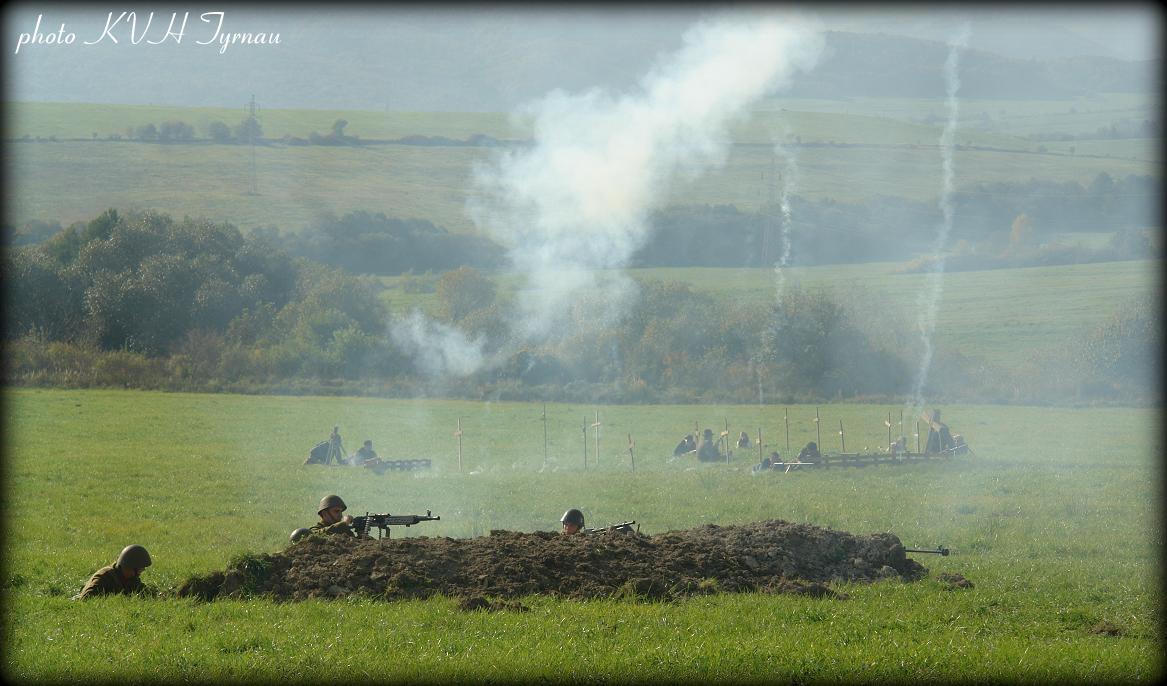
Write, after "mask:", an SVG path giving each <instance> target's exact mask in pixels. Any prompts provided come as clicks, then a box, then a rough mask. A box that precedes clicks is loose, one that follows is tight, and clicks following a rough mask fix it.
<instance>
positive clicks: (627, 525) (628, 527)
mask: <svg viewBox="0 0 1167 686" xmlns="http://www.w3.org/2000/svg"><path fill="white" fill-rule="evenodd" d="M634 525H635V526H636V529H635V533H640V525H638V524H636V521H635V520H633V521H631V522H620V523H619V524H613V525H612V526H601V527H597V528H595V529H584V530H583V532H584V533H585V534H606V533H610V532H613V531H619V532H621V533H633V532H634V531H633V529H632V527H633V526H634Z"/></svg>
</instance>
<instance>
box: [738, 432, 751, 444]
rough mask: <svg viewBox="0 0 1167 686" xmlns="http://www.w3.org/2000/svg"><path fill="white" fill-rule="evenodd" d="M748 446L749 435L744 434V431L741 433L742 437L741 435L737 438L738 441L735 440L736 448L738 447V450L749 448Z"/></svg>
mask: <svg viewBox="0 0 1167 686" xmlns="http://www.w3.org/2000/svg"><path fill="white" fill-rule="evenodd" d="M750 445H751V443H750V435H749V434H748V433H746V432H745V431H743V432H742V435H741V436H738V439H737V447H739V448H749V447H750Z"/></svg>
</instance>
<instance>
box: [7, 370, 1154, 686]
mask: <svg viewBox="0 0 1167 686" xmlns="http://www.w3.org/2000/svg"><path fill="white" fill-rule="evenodd" d="M597 409H598V410H599V412H600V419H601V421H602V423H603V426H602V433H601V436H600V445H599V453H598V460H597V457H596V453H595V452H594V434H590V433H589V434H588V450H589V454H588V469H587V470H586V471H585V470H584V465H583V460H584V457H583V452H584V447H583V446H584V442H583V435H584V434H583V430H582V426H583V424H584V423H590V422H591V421H594V420H595V412H596V411H597ZM818 409H819V412H820V416H821V417H822V421H823V427H824V431H823V435H822V437H821V443H822V445H823V446H824V448H826V449H828V450H831V451H835V450H838V446H837V436H832V435H829V433H828V431H826V427H833V426H836V425H837V423H838V421H839V420H842V421H843V422H844V424H845V426H846V428H847V437H846V440H847V447H848V449H849V450H854V449H855V448H857V447H861V446H869V447H872V448H874V447H875V446H878V445H883V443H884V442H885V441H886V437H887V433H886V432H887V429H886V427H885V426H884V425H883V420H884V419H885V418H886V416H887V414H888V413H889V412H890V413H892V415H893V421H896V422H898V416H899V411H900V410H901V409H902V408H900V407H885V406H877V405H823V406H820V407H819V408H818ZM4 410H5V412H4V421H5V425H4V436H5V438H4V448H5V451H4V462H3V466H4V488H5V490H4V500H5V505H6V515H7V516H6V518H5V523H4V526H5V530H4V534H5V535H4V539H3V540H4V562H5V566H4V571H3V581H4V602H5V610H6V629H5V631H4V639H3V640H4V651H3V655H4V657H3V661H4V662H3V664H4V669H5V673H6V676H8V677H9V678H10V679H16V680H18V681H27V682H44V681H64V680H70V681H85V680H94V679H96V680H102V681H109V680H119V681H122V680H125V681H129V680H149V681H173V680H179V679H182V680H195V681H220V680H226V681H233V682H252V681H256V680H263V681H275V680H280V681H295V682H300V681H320V680H323V679H326V678H327V679H329V680H340V681H353V680H356V681H361V682H364V681H372V680H407V681H419V680H420V681H449V680H457V681H464V680H471V679H473V680H495V681H517V680H530V681H535V680H550V681H565V680H566V681H580V680H591V681H646V680H659V681H686V682H734V683H738V682H742V681H754V682H761V681H767V682H768V681H786V680H798V681H812V680H813V681H827V682H837V681H840V680H843V681H876V682H896V683H900V682H903V681H907V680H916V679H938V680H942V681H949V680H962V681H963V680H974V681H1002V680H1005V681H1042V682H1048V681H1074V682H1078V681H1109V682H1124V683H1128V682H1153V681H1155V680H1156V679H1157V678H1158V677H1160V676H1162V672H1163V636H1162V634H1161V627H1162V614H1161V609H1160V608H1161V601H1162V598H1161V588H1160V583H1159V582H1160V580H1161V567H1160V563H1161V560H1162V545H1163V538H1162V533H1163V532H1162V518H1161V514H1162V513H1161V510H1160V508H1161V503H1162V494H1161V493H1160V486H1159V484H1160V483H1161V480H1160V478H1159V477H1160V476H1161V475H1160V474H1159V469H1160V467H1159V464H1158V461H1157V460H1156V458H1155V456H1156V455H1157V453H1158V450H1159V447H1160V446H1161V440H1162V436H1161V432H1160V430H1159V421H1158V420H1159V414H1158V412H1159V411H1158V410H1157V409H1122V408H1105V409H1052V408H1026V407H996V406H947V407H945V408H944V410H945V419H946V420H947V421H948V422H949V425H950V426H951V427H952V429H953V430H954V431H955V432H958V433H962V434H963V435H964V436H966V437H967V439H968V441H969V443H970V444H971V446H972V447H973V450H974V451H975V455H970V456H967V457H965V458H961V459H959V460H954V461H951V462H946V463H939V464H932V465H921V466H915V467H899V468H897V467H891V466H882V467H870V468H865V469H852V470H847V469H832V470H823V471H810V470H807V471H804V472H801V473H798V472H796V473H791V474H788V475H784V474H776V473H775V474H765V475H759V476H751V474H750V470H749V467H750V464H751V463H752V462H753V461H754V460H755V459H756V455H755V454H753V453H751V454H750V455H749V456H746V455H742V454H738V455H735V456H734V459H733V460H732V461H731V463H730V464H728V465H725V464H710V465H696V464H693V463H690V462H674V463H670V462H669V461H668V458H669V456H670V455H671V449H672V446H673V445H674V444H675V442H676V441H677V439H679V438H680V436H681V435H683V434H684V433H685V432H687V431H690V430H692V428H693V425H694V422H696V423H697V424H698V425H699V426H701V427H711V428H714V429H720V428H722V427H723V426H724V424H725V422H726V421H728V423H729V429H730V431H731V432H734V433H736V432H737V431H740V430H747V431H749V432H750V433H751V434H756V432H757V430H758V429H759V428H760V429H761V430H762V432H763V440H764V442H765V443H766V444H767V449H778V450H780V451H781V452H783V453H785V452H786V448H785V445H786V431H785V418H786V417H789V425H790V430H789V435H790V439H789V440H790V444H791V446H792V448H793V447H794V446H799V445H801V444H803V443H805V442H806V441H807V440H814V439H815V438H817V436H816V433H815V424H814V421H813V418H814V412H815V408H814V407H811V406H791V407H789V408H782V407H764V406H605V407H599V408H596V407H591V406H587V407H584V406H569V405H554V404H553V405H548V406H547V418H548V420H547V423H546V426H547V439H546V440H547V446H548V447H547V454H546V459H545V455H544V433H543V427H544V424H543V422H542V421H541V420H540V417H541V415H542V412H543V407H542V405H539V404H526V403H477V402H464V401H457V402H454V401H439V400H430V401H396V400H382V399H368V398H365V399H353V398H318V397H265V396H231V395H199V394H162V393H150V392H133V391H60V390H43V389H29V390H13V389H9V390H6V391H5V392H4ZM459 422H460V423H461V427H462V430H463V444H462V465H461V467H462V468H461V470H460V469H459V463H458V448H457V442H456V439H455V437H454V435H453V432H454V430H455V428H456V427H457V426H458V424H459ZM907 423H908V424H909V425H911V418H910V417H908V418H907ZM333 424H339V425H340V427H341V433H342V434H343V435H344V436H345V441H346V446H347V447H348V448H349V449H350V450H352V449H354V448H355V447H356V446H357V445H359V443H360V441H361V440H363V439H365V438H370V439H372V440H373V441H374V446H375V447H376V448H377V449H378V451H379V452H380V453H381V454H382V455H383V456H386V457H428V458H430V459H432V460H433V461H434V468H433V469H432V470H430V471H427V472H419V473H416V474H411V473H401V474H392V473H389V474H385V475H383V476H381V477H377V476H375V475H371V474H366V473H362V472H363V471H364V470H359V469H349V468H338V467H324V466H315V465H314V466H302V465H301V462H302V461H303V458H304V457H305V455H306V452H307V450H308V448H309V447H310V446H312V445H313V444H315V443H316V442H317V441H319V440H323V439H324V438H325V437H326V436H327V433H328V431H329V429H330V428H331V426H332V425H333ZM629 434H631V436H632V438H633V440H634V441H635V447H634V455H635V458H636V471H635V472H633V471H632V465H631V459H630V457H629V455H628V453H627V443H628V440H627V439H628V435H629ZM597 462H598V464H597ZM330 492H336V493H340V494H341V495H342V496H343V497H344V498H345V500H346V501H347V502H348V504H349V508H350V512H357V513H361V514H363V513H364V512H365V511H370V510H371V511H391V512H394V513H408V512H420V511H424V510H425V509H432V510H433V512H434V513H435V514H439V515H441V517H442V520H441V521H440V522H432V523H428V524H424V525H419V526H418V527H415V528H412V529H409V530H407V531H405V532H402V533H401V535H409V536H419V535H429V536H452V537H467V536H478V535H484V534H486V533H487V532H488V531H489V530H490V529H495V528H501V529H512V530H523V531H530V530H554V529H556V528H557V527H558V521H557V520H558V517H559V515H560V514H561V513H562V512H563V510H564V509H566V508H567V507H571V506H576V507H580V508H582V509H583V510H584V511H585V512H586V514H587V515H588V517H589V522H590V523H594V524H604V523H611V522H616V521H621V520H624V519H636V520H637V521H639V522H640V523H641V525H642V531H643V532H645V533H648V534H656V533H660V532H664V531H667V530H675V529H686V528H690V527H693V526H697V525H700V524H705V523H717V524H722V525H730V524H738V523H744V522H749V521H756V520H761V519H767V518H780V519H786V520H789V521H797V522H809V523H812V524H816V525H819V526H829V527H833V528H835V529H840V530H845V531H849V532H851V533H855V534H868V533H874V532H882V531H890V532H892V533H894V534H896V535H897V536H899V537H900V539H901V540H902V541H903V542H904V543H905V544H906V545H916V546H935V545H938V544H943V545H946V546H948V547H950V548H951V549H952V555H951V556H949V557H944V558H941V557H938V556H927V557H925V556H919V557H918V559H919V560H920V561H921V562H922V563H923V564H925V566H927V567H928V568H929V570H930V574H929V577H928V578H927V579H925V580H922V581H919V582H915V583H910V584H905V583H901V582H896V581H884V582H880V583H877V584H873V585H856V584H848V585H842V586H839V587H837V590H840V591H843V592H845V593H847V594H848V595H849V596H850V597H849V599H847V600H822V599H811V598H806V597H793V596H770V595H762V594H749V595H714V596H708V597H703V598H699V599H694V600H689V601H683V602H676V603H646V602H645V603H641V602H630V601H616V600H600V601H593V602H584V603H579V602H566V601H558V600H553V599H550V598H541V597H531V598H526V599H523V603H524V604H526V605H527V606H528V607H529V608H531V612H526V613H510V612H503V613H465V612H461V611H459V610H458V609H457V608H456V604H455V603H454V602H453V601H452V600H448V599H442V598H438V599H432V600H430V601H425V602H406V603H389V604H386V603H379V602H375V601H371V600H350V601H340V602H327V601H311V602H303V603H285V604H274V603H271V602H269V601H266V600H262V599H253V600H247V601H225V602H214V603H209V604H197V603H192V602H189V601H185V600H177V599H172V598H161V599H124V598H107V599H100V600H97V601H93V602H87V603H84V604H80V603H75V602H71V601H69V600H68V596H69V595H71V594H73V593H75V592H76V591H77V590H78V589H79V588H80V587H81V585H82V584H83V583H84V581H85V580H86V578H87V577H88V575H89V574H91V573H92V571H94V570H95V569H97V568H98V567H100V566H102V565H104V564H108V563H109V562H110V561H111V560H112V558H113V557H114V556H115V555H116V553H117V551H118V550H120V549H121V547H122V546H124V545H125V544H127V543H130V542H137V543H142V544H144V545H146V546H147V547H148V548H149V549H150V551H151V553H152V554H153V556H154V565H153V566H152V567H151V568H150V569H149V570H148V571H147V573H146V579H147V581H149V582H150V583H152V584H154V585H156V586H157V587H159V588H161V589H163V590H166V589H172V588H173V587H175V586H176V585H177V584H178V583H180V582H181V581H182V580H183V579H184V578H186V577H188V576H190V575H192V574H205V573H207V572H210V571H214V570H222V569H223V568H224V567H225V566H226V564H227V562H228V560H230V559H231V558H232V557H233V556H236V555H239V554H242V553H261V552H273V551H277V550H280V549H281V548H282V547H283V546H284V544H285V541H286V537H287V535H288V533H289V532H290V531H291V530H292V529H293V528H295V527H298V526H303V525H307V524H309V523H310V522H312V521H313V520H314V519H315V514H314V510H315V508H316V503H317V502H318V500H319V499H320V497H321V496H322V495H324V494H326V493H330ZM395 535H396V532H395ZM943 572H954V573H960V574H962V575H964V576H965V577H966V578H968V579H970V580H971V581H972V582H973V583H974V585H975V586H974V588H972V589H964V590H949V589H948V588H947V587H946V585H944V584H943V583H941V582H940V581H939V580H938V579H937V575H939V574H940V573H943Z"/></svg>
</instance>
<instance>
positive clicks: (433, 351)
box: [390, 310, 489, 377]
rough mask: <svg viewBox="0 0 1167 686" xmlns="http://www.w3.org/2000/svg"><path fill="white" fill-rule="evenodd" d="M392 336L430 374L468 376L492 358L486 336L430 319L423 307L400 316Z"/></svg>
mask: <svg viewBox="0 0 1167 686" xmlns="http://www.w3.org/2000/svg"><path fill="white" fill-rule="evenodd" d="M390 336H391V337H392V339H393V342H394V343H396V344H397V346H398V347H399V348H401V349H402V350H403V351H404V352H405V353H406V354H408V355H409V356H410V357H412V358H413V360H414V362H415V364H416V365H417V367H418V368H419V369H420V370H421V371H422V372H424V373H426V374H428V375H429V376H433V377H446V376H467V375H469V374H473V373H474V372H475V371H477V370H478V369H481V368H482V367H483V366H485V365H487V364H488V362H489V361H488V360H487V358H486V355H485V354H484V352H483V348H484V341H483V340H482V339H480V338H475V339H473V340H472V339H470V338H468V337H467V336H466V334H465V333H463V332H462V330H461V329H458V328H456V327H453V326H449V325H447V324H444V323H442V322H439V321H434V320H432V319H429V318H428V317H426V316H425V315H424V314H422V313H421V312H420V311H419V310H414V311H413V312H412V313H410V315H409V317H407V318H404V319H399V320H398V321H397V322H396V323H395V326H393V327H391V330H390ZM435 343H437V344H435Z"/></svg>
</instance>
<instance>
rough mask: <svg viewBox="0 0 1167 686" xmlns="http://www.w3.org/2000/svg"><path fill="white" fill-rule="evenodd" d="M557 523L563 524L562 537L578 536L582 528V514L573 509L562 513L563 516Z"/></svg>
mask: <svg viewBox="0 0 1167 686" xmlns="http://www.w3.org/2000/svg"><path fill="white" fill-rule="evenodd" d="M559 521H560V522H561V523H562V524H563V535H564V536H570V535H572V534H578V533H579V532H580V531H581V530H582V529H583V528H584V516H583V512H580V511H579V510H577V509H575V508H574V507H573V508H571V509H570V510H568V511H567V512H564V513H563V516H562V517H560V518H559Z"/></svg>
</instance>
